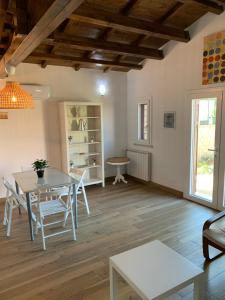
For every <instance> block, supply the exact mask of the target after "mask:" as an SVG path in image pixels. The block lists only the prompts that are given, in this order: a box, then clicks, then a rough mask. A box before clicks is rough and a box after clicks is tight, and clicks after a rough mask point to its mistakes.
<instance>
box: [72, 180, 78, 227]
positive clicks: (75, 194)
mask: <svg viewBox="0 0 225 300" xmlns="http://www.w3.org/2000/svg"><path fill="white" fill-rule="evenodd" d="M73 205H74V217H75V228H76V229H77V227H78V213H77V193H76V184H73Z"/></svg>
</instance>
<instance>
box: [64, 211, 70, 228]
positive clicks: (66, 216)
mask: <svg viewBox="0 0 225 300" xmlns="http://www.w3.org/2000/svg"><path fill="white" fill-rule="evenodd" d="M68 216H69V213H68V211H67V212H65V214H64V222H63V227H66V221H67V218H68Z"/></svg>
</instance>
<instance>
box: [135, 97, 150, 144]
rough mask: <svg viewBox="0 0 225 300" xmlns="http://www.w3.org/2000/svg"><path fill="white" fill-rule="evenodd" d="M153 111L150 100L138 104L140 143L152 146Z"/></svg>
mask: <svg viewBox="0 0 225 300" xmlns="http://www.w3.org/2000/svg"><path fill="white" fill-rule="evenodd" d="M151 109H152V108H151V101H150V100H146V101H142V102H139V103H138V143H141V144H146V145H150V144H151V140H152V133H151Z"/></svg>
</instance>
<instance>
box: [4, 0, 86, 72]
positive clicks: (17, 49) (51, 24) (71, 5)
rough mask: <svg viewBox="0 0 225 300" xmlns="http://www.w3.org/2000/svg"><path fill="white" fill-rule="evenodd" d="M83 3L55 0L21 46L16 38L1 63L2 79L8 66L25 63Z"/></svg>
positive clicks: (82, 0)
mask: <svg viewBox="0 0 225 300" xmlns="http://www.w3.org/2000/svg"><path fill="white" fill-rule="evenodd" d="M82 2H84V0H55V1H54V2H53V4H52V5H51V6H50V7H49V9H48V10H47V11H46V12H45V14H44V15H43V16H42V17H41V19H40V20H39V21H38V23H37V24H36V25H35V26H34V27H33V29H32V30H31V31H30V33H29V34H28V35H27V36H26V38H25V39H23V41H22V42H21V43H20V44H19V45H18V39H17V36H14V38H13V40H12V43H11V46H10V47H9V49H8V51H7V52H6V54H5V55H4V57H3V59H2V60H1V61H0V77H6V76H7V73H6V71H5V65H6V64H10V65H13V66H17V65H18V64H19V63H21V62H22V61H24V60H25V59H26V57H28V56H29V55H30V54H31V53H32V52H33V51H34V49H36V48H37V46H39V45H40V43H41V42H42V41H43V40H44V39H45V38H47V37H48V36H49V35H50V34H51V33H52V32H53V31H54V30H55V29H56V28H57V27H58V26H59V25H60V24H61V23H62V22H63V21H64V20H65V19H67V18H68V17H69V16H70V15H71V13H72V12H74V10H75V9H77V8H78V7H79V6H80V4H81V3H82Z"/></svg>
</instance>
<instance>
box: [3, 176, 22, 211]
mask: <svg viewBox="0 0 225 300" xmlns="http://www.w3.org/2000/svg"><path fill="white" fill-rule="evenodd" d="M2 180H3V184H4V186H5V188H6V191H7V196H6V197H13V199H14V201H16V203H18V204H20V205H22V206H23V207H24V208H25V209H26V202H25V201H24V199H23V198H22V196H20V195H18V194H17V192H16V191H15V190H14V188H13V186H12V185H11V184H10V183H9V182H8V181H7V180H6V179H5V178H4V177H3V178H2Z"/></svg>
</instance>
